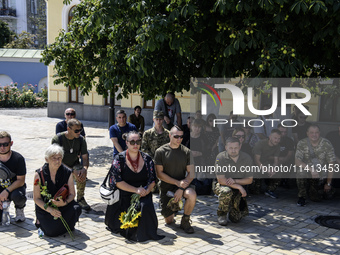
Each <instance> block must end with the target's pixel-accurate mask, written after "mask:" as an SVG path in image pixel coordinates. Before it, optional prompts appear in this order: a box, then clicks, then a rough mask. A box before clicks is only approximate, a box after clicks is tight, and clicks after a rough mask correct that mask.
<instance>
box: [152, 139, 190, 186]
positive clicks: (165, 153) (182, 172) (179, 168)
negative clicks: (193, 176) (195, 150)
mask: <svg viewBox="0 0 340 255" xmlns="http://www.w3.org/2000/svg"><path fill="white" fill-rule="evenodd" d="M191 157H192V156H191V153H190V150H189V149H188V148H187V147H185V146H184V145H182V144H181V145H180V146H179V147H178V148H177V149H173V148H171V147H170V144H169V143H167V144H164V145H163V146H161V147H159V148H158V149H157V150H156V152H155V158H154V161H155V165H161V166H163V172H164V173H165V174H167V175H168V176H170V177H172V178H174V179H176V180H183V179H184V178H185V177H186V174H187V166H188V165H190V162H193V161H192V158H191ZM160 187H161V190H169V189H171V188H172V187H173V185H172V184H169V183H166V182H164V181H161V184H160Z"/></svg>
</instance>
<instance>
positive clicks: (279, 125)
mask: <svg viewBox="0 0 340 255" xmlns="http://www.w3.org/2000/svg"><path fill="white" fill-rule="evenodd" d="M280 127H282V128H287V129H288V127H284V126H283V125H282V124H281V123H279V124H277V128H280Z"/></svg>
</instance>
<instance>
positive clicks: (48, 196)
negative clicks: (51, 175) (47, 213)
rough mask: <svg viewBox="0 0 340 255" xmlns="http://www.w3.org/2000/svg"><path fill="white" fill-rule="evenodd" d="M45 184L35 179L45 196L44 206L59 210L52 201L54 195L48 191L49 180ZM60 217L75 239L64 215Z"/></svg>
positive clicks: (35, 183)
mask: <svg viewBox="0 0 340 255" xmlns="http://www.w3.org/2000/svg"><path fill="white" fill-rule="evenodd" d="M44 184H45V185H42V184H41V182H40V180H39V179H36V180H35V181H34V185H35V186H36V185H39V186H40V194H41V195H42V196H43V197H44V198H43V199H44V202H45V205H44V208H45V209H47V207H49V206H51V207H53V208H55V209H57V210H59V208H58V206H56V205H55V204H53V203H52V199H53V197H52V195H51V194H50V193H49V192H48V189H47V182H46V181H45V183H44ZM54 219H55V220H57V219H58V218H56V217H54ZM59 219H60V220H61V222H62V223H63V225H64V227H65V228H66V230H67V232H68V233H69V235H70V237H71V238H72V241H73V240H74V235H73V233H72V231H71V229H70V227H69V225H68V224H67V222H66V220H65V219H64V217H63V216H60V217H59Z"/></svg>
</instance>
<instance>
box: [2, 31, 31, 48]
mask: <svg viewBox="0 0 340 255" xmlns="http://www.w3.org/2000/svg"><path fill="white" fill-rule="evenodd" d="M34 39H35V36H34V35H32V34H30V33H28V32H25V31H24V32H22V33H21V34H19V35H17V34H13V35H12V36H11V42H9V43H8V44H7V45H6V46H5V48H9V49H12V48H13V49H33V48H35V47H34Z"/></svg>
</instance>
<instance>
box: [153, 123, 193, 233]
mask: <svg viewBox="0 0 340 255" xmlns="http://www.w3.org/2000/svg"><path fill="white" fill-rule="evenodd" d="M169 136H170V143H167V144H165V145H163V146H161V147H160V148H158V149H157V150H156V153H155V165H156V172H157V177H158V178H159V179H160V180H161V184H160V203H161V208H162V211H161V213H162V215H163V216H164V218H165V223H167V224H171V223H172V222H173V221H174V217H175V214H174V213H175V212H174V211H172V210H171V209H170V208H169V207H168V206H167V205H168V202H169V201H170V199H171V197H168V196H167V192H168V191H171V192H173V193H174V202H175V203H177V202H179V201H180V200H181V199H182V197H184V198H185V200H186V202H185V205H184V215H183V217H182V220H181V225H180V228H181V229H183V230H184V231H185V232H186V233H188V234H192V233H194V232H195V231H194V228H193V227H192V226H191V224H190V214H191V212H192V211H193V209H194V207H195V204H196V192H195V190H194V189H193V188H192V187H191V186H189V185H190V183H191V181H192V180H193V178H192V177H191V176H190V172H192V173H193V171H194V165H193V164H192V162H193V160H192V156H191V153H190V150H189V149H188V148H186V147H185V146H184V145H182V144H181V142H182V140H183V131H182V129H181V128H180V127H178V126H174V127H172V128H171V130H170V134H169Z"/></svg>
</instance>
